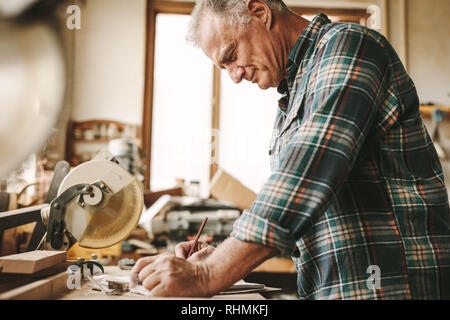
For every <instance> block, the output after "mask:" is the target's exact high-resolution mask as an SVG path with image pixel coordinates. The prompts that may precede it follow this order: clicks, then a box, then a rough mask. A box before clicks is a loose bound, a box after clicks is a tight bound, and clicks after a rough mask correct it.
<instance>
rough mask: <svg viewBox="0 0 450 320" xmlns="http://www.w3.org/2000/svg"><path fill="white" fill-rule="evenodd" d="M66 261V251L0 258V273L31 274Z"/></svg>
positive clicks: (44, 251) (36, 252) (37, 251)
mask: <svg viewBox="0 0 450 320" xmlns="http://www.w3.org/2000/svg"><path fill="white" fill-rule="evenodd" d="M65 260H66V251H50V250H36V251H29V252H24V253H19V254H12V255H9V256H5V257H0V272H2V273H25V274H33V273H36V272H38V271H40V270H43V269H46V268H49V267H52V266H54V265H56V264H58V263H60V262H63V261H65Z"/></svg>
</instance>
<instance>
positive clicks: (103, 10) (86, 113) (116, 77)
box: [71, 0, 146, 125]
mask: <svg viewBox="0 0 450 320" xmlns="http://www.w3.org/2000/svg"><path fill="white" fill-rule="evenodd" d="M145 28H146V0H132V1H129V0H86V1H85V4H84V5H83V6H82V8H81V29H80V30H76V31H75V32H76V35H75V40H74V42H75V44H74V45H75V49H74V50H75V52H74V56H75V57H74V86H73V107H72V113H71V118H72V119H73V120H75V121H84V120H90V119H106V120H115V121H121V122H126V123H130V124H138V125H140V124H141V122H142V106H143V92H144V77H145V35H146V33H145Z"/></svg>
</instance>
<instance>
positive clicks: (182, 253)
mask: <svg viewBox="0 0 450 320" xmlns="http://www.w3.org/2000/svg"><path fill="white" fill-rule="evenodd" d="M193 243H194V241H186V242H180V243H178V244H177V245H176V246H175V256H176V257H178V258H183V259H186V257H187V255H188V253H189V250H191V246H192V244H193Z"/></svg>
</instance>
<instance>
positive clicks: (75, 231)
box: [0, 149, 144, 251]
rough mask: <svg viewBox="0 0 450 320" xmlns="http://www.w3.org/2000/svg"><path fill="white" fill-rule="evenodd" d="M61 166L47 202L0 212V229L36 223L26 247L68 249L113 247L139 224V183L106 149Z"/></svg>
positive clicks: (141, 207)
mask: <svg viewBox="0 0 450 320" xmlns="http://www.w3.org/2000/svg"><path fill="white" fill-rule="evenodd" d="M61 164H62V166H61ZM58 168H59V171H58V170H55V174H54V176H53V180H52V182H51V184H50V188H49V191H48V194H47V197H46V202H47V203H45V204H41V205H37V206H32V207H28V208H23V209H18V210H12V211H7V212H2V213H0V232H1V231H2V230H6V229H8V228H13V227H16V226H19V225H23V224H26V223H30V222H36V223H37V224H36V227H35V230H34V232H33V235H32V237H31V240H30V244H29V246H28V250H27V251H31V250H36V249H46V250H60V251H66V250H68V249H69V248H70V247H71V246H72V245H73V244H74V243H76V242H78V244H79V245H80V246H81V247H85V248H96V249H98V248H106V247H110V246H112V245H114V244H116V243H119V242H120V241H121V240H123V239H125V238H126V237H128V235H129V234H130V233H131V232H132V231H133V230H134V229H135V228H136V226H137V224H138V222H139V218H140V216H141V213H142V209H143V206H144V198H143V191H142V187H141V184H140V183H139V181H138V180H137V178H136V177H135V176H133V175H131V174H130V173H129V172H128V171H127V170H126V169H124V168H123V167H121V166H120V165H119V164H118V162H117V160H116V159H115V158H114V157H113V156H112V155H111V154H110V153H109V152H108V151H107V149H104V150H102V151H101V152H100V153H99V154H98V155H97V156H96V157H95V158H94V159H92V160H91V161H88V162H85V163H82V164H80V165H79V166H77V167H75V168H73V169H72V170H69V166H68V164H67V162H61V163H60V164H59V165H57V169H58Z"/></svg>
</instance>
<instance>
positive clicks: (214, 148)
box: [209, 66, 221, 179]
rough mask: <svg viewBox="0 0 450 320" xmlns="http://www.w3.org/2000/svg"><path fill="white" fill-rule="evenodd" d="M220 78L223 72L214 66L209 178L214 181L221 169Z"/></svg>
mask: <svg viewBox="0 0 450 320" xmlns="http://www.w3.org/2000/svg"><path fill="white" fill-rule="evenodd" d="M220 76H221V72H220V70H219V69H218V68H217V67H216V66H213V99H212V100H213V101H212V119H211V120H212V121H211V165H210V173H209V177H210V179H212V177H214V175H215V174H216V172H217V170H218V168H219V152H220V149H219V140H220V139H219V133H220Z"/></svg>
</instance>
